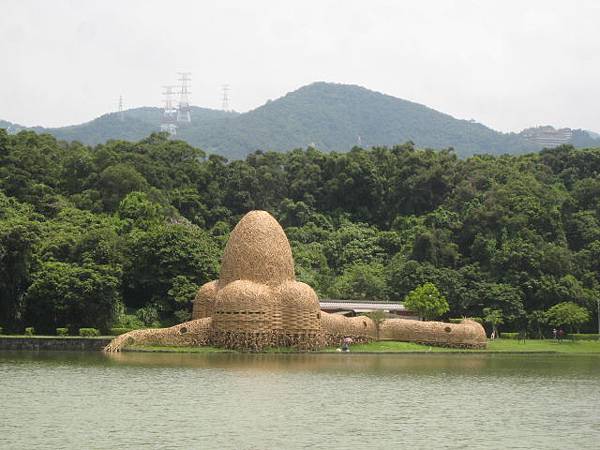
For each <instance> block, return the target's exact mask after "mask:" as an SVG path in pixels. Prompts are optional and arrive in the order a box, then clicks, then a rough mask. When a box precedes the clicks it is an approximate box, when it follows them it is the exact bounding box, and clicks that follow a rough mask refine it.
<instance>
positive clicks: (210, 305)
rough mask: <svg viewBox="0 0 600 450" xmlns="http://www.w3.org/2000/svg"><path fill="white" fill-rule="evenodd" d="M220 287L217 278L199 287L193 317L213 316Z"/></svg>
mask: <svg viewBox="0 0 600 450" xmlns="http://www.w3.org/2000/svg"><path fill="white" fill-rule="evenodd" d="M218 288H219V281H218V280H215V281H211V282H209V283H206V284H204V285H203V286H202V287H201V288H200V289H198V293H197V294H196V298H195V299H194V306H193V309H192V319H203V318H204V317H211V316H212V315H213V311H214V307H215V298H216V296H217V290H218Z"/></svg>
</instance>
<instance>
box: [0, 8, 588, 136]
mask: <svg viewBox="0 0 600 450" xmlns="http://www.w3.org/2000/svg"><path fill="white" fill-rule="evenodd" d="M0 6H1V10H2V14H0V55H1V58H2V64H1V65H0V119H4V120H8V121H11V122H15V123H19V124H21V125H27V126H33V125H42V126H63V125H71V124H75V123H81V122H85V121H88V120H91V119H93V118H95V117H97V116H99V115H101V114H104V113H106V112H111V111H115V110H117V108H118V101H119V96H120V95H122V96H123V103H124V107H125V108H126V109H127V108H132V107H138V106H160V105H161V102H162V95H161V91H162V88H161V86H163V85H167V84H174V83H175V82H176V80H177V72H180V71H185V72H191V73H192V89H191V91H192V95H191V103H192V104H194V105H198V106H204V107H209V108H220V107H221V96H222V92H221V87H222V85H223V84H229V85H230V106H231V108H232V109H235V110H236V111H240V112H244V111H248V110H251V109H254V108H256V107H258V106H260V105H262V104H264V103H265V102H266V101H267V100H269V99H271V100H273V99H276V98H278V97H280V96H282V95H285V94H286V93H287V92H290V91H293V90H295V89H297V88H299V87H301V86H303V85H306V84H309V83H312V82H314V81H329V82H337V83H348V84H357V85H360V86H364V87H366V88H368V89H372V90H375V91H379V92H383V93H385V94H389V95H393V96H395V97H399V98H403V99H407V100H411V101H414V102H418V103H422V104H425V105H427V106H429V107H432V108H434V109H437V110H439V111H442V112H445V113H448V114H451V115H453V116H454V117H457V118H460V119H474V120H476V121H478V122H481V123H483V124H485V125H488V126H490V127H492V128H494V129H497V130H501V131H520V130H521V129H523V128H526V127H529V126H535V125H542V124H551V125H554V126H559V127H563V126H568V127H572V128H583V129H589V130H593V131H598V132H600V1H597V0H589V1H586V0H570V1H567V0H563V1H553V0H543V1H537V0H520V1H510V0H499V1H492V0H488V1H469V0H460V1H458V0H457V1H451V0H446V1H433V0H425V1H422V0H420V1H416V0H413V1H400V0H396V1H384V0H369V1H365V0H360V1H353V0H339V1H330V0H315V1H312V0H302V1H291V0H288V1H268V0H252V1H228V0H220V1H211V0H203V1H178V0H171V1H160V2H159V1H153V0H143V1H134V0H129V1H127V0H118V1H117V0H115V1H113V0H102V1H89V0H76V1H68V0H39V1H30V0H0Z"/></svg>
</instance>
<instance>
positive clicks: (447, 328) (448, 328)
mask: <svg viewBox="0 0 600 450" xmlns="http://www.w3.org/2000/svg"><path fill="white" fill-rule="evenodd" d="M444 331H445V332H446V333H450V332H451V331H452V328H450V327H446V328H444Z"/></svg>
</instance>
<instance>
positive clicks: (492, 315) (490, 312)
mask: <svg viewBox="0 0 600 450" xmlns="http://www.w3.org/2000/svg"><path fill="white" fill-rule="evenodd" d="M483 321H484V322H485V323H489V324H490V325H491V326H492V333H493V335H494V336H498V325H502V324H503V323H504V318H503V317H502V311H501V310H499V309H492V308H483Z"/></svg>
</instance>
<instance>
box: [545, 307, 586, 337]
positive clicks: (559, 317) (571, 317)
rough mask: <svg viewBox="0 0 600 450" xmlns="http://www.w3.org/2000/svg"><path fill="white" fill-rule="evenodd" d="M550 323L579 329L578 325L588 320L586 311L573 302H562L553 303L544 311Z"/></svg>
mask: <svg viewBox="0 0 600 450" xmlns="http://www.w3.org/2000/svg"><path fill="white" fill-rule="evenodd" d="M546 317H547V319H548V323H549V324H550V325H554V326H556V327H560V326H565V327H569V328H570V329H571V331H572V330H573V329H576V330H579V327H580V326H581V325H583V324H584V323H586V322H588V321H589V320H590V314H589V313H588V311H587V310H586V309H585V308H583V307H581V306H579V305H576V304H575V303H573V302H562V303H558V304H557V305H554V306H553V307H552V308H550V309H549V310H548V311H547V312H546Z"/></svg>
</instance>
